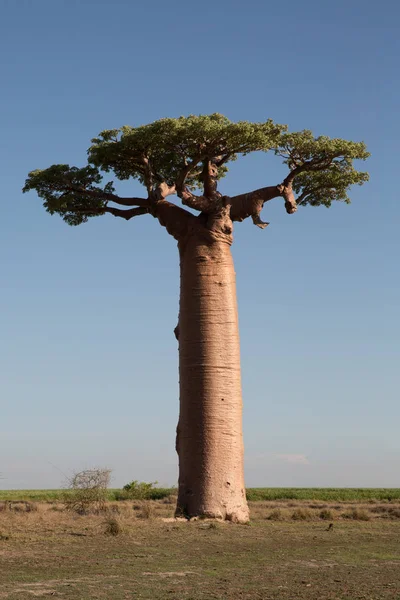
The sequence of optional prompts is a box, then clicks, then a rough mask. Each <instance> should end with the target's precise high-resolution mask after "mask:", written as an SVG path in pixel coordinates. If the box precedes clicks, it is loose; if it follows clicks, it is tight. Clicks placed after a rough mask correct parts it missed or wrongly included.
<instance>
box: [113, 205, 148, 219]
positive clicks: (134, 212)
mask: <svg viewBox="0 0 400 600" xmlns="http://www.w3.org/2000/svg"><path fill="white" fill-rule="evenodd" d="M104 212H106V213H110V214H111V215H114V217H122V219H126V220H127V221H129V219H132V218H133V217H138V216H140V215H145V214H148V212H149V209H148V208H142V207H136V208H131V209H130V210H121V209H120V208H114V207H113V206H105V207H104Z"/></svg>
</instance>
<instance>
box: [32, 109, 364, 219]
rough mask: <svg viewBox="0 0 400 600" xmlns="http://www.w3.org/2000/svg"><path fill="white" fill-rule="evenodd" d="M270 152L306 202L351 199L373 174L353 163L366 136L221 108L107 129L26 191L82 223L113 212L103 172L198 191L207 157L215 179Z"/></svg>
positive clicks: (37, 176)
mask: <svg viewBox="0 0 400 600" xmlns="http://www.w3.org/2000/svg"><path fill="white" fill-rule="evenodd" d="M270 150H271V151H274V152H275V154H276V155H278V156H280V157H281V158H283V162H284V163H285V164H286V165H287V166H288V169H289V172H293V171H295V175H294V180H293V189H294V191H295V192H296V193H297V194H298V196H299V204H300V205H304V204H310V205H312V206H320V205H322V204H323V205H325V206H330V205H331V203H332V202H333V201H344V202H349V197H348V194H347V191H348V188H349V186H351V185H353V184H358V185H362V184H363V183H364V182H365V181H367V180H368V174H367V173H364V172H359V171H357V170H356V169H355V167H354V165H353V161H354V160H366V159H367V158H368V156H369V154H368V152H367V150H366V147H365V144H364V143H362V142H360V143H356V142H351V141H347V140H342V139H331V138H329V137H327V136H319V137H314V136H313V134H312V132H311V131H308V130H305V131H301V132H294V133H289V132H288V131H287V127H286V126H285V125H280V124H276V123H274V122H273V121H272V120H270V119H269V120H267V121H265V122H264V123H250V122H247V121H239V122H237V123H234V122H232V121H230V120H229V119H227V118H226V117H225V116H223V115H220V114H218V113H215V114H211V115H199V116H195V115H190V116H189V117H179V118H178V119H172V118H166V119H160V120H158V121H155V122H153V123H150V124H148V125H142V126H139V127H130V126H124V127H121V128H120V129H109V130H105V131H102V132H101V133H100V134H99V135H98V137H96V138H94V139H93V140H92V145H91V146H90V148H89V150H88V165H87V166H85V167H83V168H77V167H70V166H69V165H63V164H60V165H52V166H51V167H49V168H47V169H44V170H40V169H37V170H35V171H31V172H30V173H29V175H28V178H27V180H26V182H25V186H24V188H23V191H24V192H27V191H29V190H36V192H37V194H38V196H39V197H40V198H42V199H43V204H44V207H45V209H46V210H47V211H48V212H49V213H50V214H55V213H58V214H59V215H60V216H61V217H62V218H63V219H64V221H66V222H67V223H68V224H69V225H79V224H80V223H84V222H86V221H87V220H88V218H89V217H93V216H99V215H101V214H104V213H105V212H110V211H105V210H104V209H105V207H106V206H107V202H109V201H112V196H113V193H114V184H113V182H112V181H109V182H107V183H105V184H103V183H102V178H103V174H104V173H109V172H112V173H114V175H115V177H116V178H117V179H120V180H125V179H137V180H139V181H140V182H141V183H142V184H143V185H144V186H145V187H146V189H147V192H148V194H151V193H153V192H154V191H155V189H156V188H157V186H158V185H159V184H160V183H162V182H164V183H167V184H168V186H173V185H175V186H177V187H179V185H181V184H182V182H184V183H185V185H186V186H187V187H188V188H189V189H194V188H196V187H201V185H202V179H203V175H202V172H203V167H204V165H205V163H206V162H207V161H210V160H213V161H214V162H215V164H216V166H217V167H218V169H217V173H216V178H217V179H221V178H222V177H224V176H225V175H226V174H227V171H228V167H227V164H228V163H229V162H230V161H233V160H236V159H237V157H238V156H239V155H246V154H249V153H250V152H268V151H270ZM183 174H184V175H183ZM273 183H274V182H273ZM276 183H279V182H276ZM178 184H179V185H178Z"/></svg>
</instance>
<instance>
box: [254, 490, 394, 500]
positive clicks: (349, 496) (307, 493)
mask: <svg viewBox="0 0 400 600" xmlns="http://www.w3.org/2000/svg"><path fill="white" fill-rule="evenodd" d="M247 498H248V500H252V501H257V500H317V501H318V500H319V501H321V502H361V501H364V502H368V501H371V502H372V501H376V500H378V501H380V502H382V501H386V502H387V501H389V502H390V501H393V500H400V488H249V489H248V490H247Z"/></svg>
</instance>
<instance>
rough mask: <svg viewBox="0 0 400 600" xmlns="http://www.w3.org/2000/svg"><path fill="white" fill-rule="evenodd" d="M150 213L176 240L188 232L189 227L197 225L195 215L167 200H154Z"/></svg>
mask: <svg viewBox="0 0 400 600" xmlns="http://www.w3.org/2000/svg"><path fill="white" fill-rule="evenodd" d="M152 214H153V215H154V216H155V217H156V218H157V219H158V220H159V222H160V225H162V226H163V227H165V228H166V230H167V231H168V233H169V234H170V235H172V236H173V237H174V238H175V239H176V240H178V242H179V241H180V240H182V238H184V237H185V236H186V235H187V234H188V232H189V229H190V227H194V226H196V225H197V217H195V216H194V215H192V213H190V212H189V211H187V210H185V209H184V208H181V207H180V206H177V205H176V204H173V202H168V201H167V200H160V201H158V202H156V203H155V205H154V208H153V209H152Z"/></svg>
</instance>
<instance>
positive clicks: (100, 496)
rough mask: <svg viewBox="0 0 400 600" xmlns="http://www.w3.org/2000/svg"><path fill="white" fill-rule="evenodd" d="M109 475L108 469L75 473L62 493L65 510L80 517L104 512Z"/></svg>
mask: <svg viewBox="0 0 400 600" xmlns="http://www.w3.org/2000/svg"><path fill="white" fill-rule="evenodd" d="M110 474H111V471H110V470H109V469H90V470H86V471H80V472H79V473H76V474H75V475H74V476H73V477H72V478H71V480H70V482H69V490H68V491H66V492H65V493H64V497H63V502H64V506H65V508H66V509H67V510H72V511H74V512H76V513H78V514H81V515H84V514H87V513H89V512H100V511H103V510H105V508H106V502H107V496H108V492H107V490H108V486H109V483H110Z"/></svg>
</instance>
